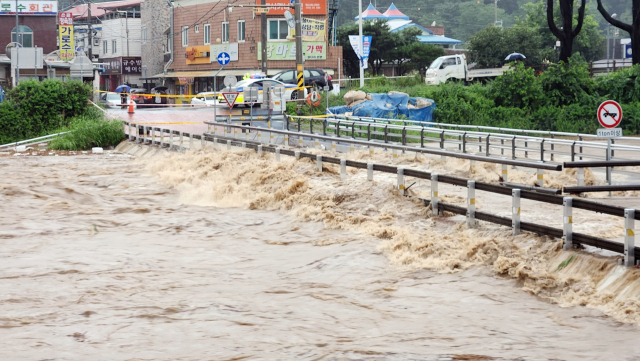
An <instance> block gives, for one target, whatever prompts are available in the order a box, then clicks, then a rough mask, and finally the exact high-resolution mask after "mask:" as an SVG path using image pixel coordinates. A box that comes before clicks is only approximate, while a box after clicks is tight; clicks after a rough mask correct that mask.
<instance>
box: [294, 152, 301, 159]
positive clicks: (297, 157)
mask: <svg viewBox="0 0 640 361" xmlns="http://www.w3.org/2000/svg"><path fill="white" fill-rule="evenodd" d="M293 154H295V156H296V160H298V159H300V151H299V150H296V151H295V152H293Z"/></svg>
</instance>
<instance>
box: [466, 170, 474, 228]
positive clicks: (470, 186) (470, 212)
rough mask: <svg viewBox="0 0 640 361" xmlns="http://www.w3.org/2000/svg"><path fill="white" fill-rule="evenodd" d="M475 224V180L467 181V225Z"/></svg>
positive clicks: (470, 226)
mask: <svg viewBox="0 0 640 361" xmlns="http://www.w3.org/2000/svg"><path fill="white" fill-rule="evenodd" d="M475 226H476V181H471V180H470V181H467V227H469V228H473V227H475Z"/></svg>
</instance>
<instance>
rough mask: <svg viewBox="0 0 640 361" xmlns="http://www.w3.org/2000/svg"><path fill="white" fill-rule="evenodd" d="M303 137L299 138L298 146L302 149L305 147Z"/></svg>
mask: <svg viewBox="0 0 640 361" xmlns="http://www.w3.org/2000/svg"><path fill="white" fill-rule="evenodd" d="M302 140H303V139H302V136H300V137H298V145H299V146H300V148H302V147H304V144H303V143H302Z"/></svg>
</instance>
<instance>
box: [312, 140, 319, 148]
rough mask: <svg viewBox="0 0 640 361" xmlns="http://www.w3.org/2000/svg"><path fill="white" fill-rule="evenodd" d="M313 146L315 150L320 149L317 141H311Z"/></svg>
mask: <svg viewBox="0 0 640 361" xmlns="http://www.w3.org/2000/svg"><path fill="white" fill-rule="evenodd" d="M313 146H314V148H316V149H318V148H320V141H319V140H318V139H315V140H314V141H313Z"/></svg>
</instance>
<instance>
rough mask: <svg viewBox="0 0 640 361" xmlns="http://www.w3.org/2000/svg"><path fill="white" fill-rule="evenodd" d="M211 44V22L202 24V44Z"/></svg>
mask: <svg viewBox="0 0 640 361" xmlns="http://www.w3.org/2000/svg"><path fill="white" fill-rule="evenodd" d="M210 44H211V24H204V45H210Z"/></svg>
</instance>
